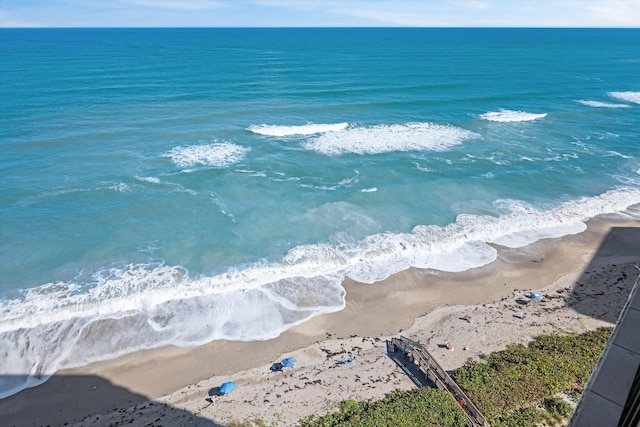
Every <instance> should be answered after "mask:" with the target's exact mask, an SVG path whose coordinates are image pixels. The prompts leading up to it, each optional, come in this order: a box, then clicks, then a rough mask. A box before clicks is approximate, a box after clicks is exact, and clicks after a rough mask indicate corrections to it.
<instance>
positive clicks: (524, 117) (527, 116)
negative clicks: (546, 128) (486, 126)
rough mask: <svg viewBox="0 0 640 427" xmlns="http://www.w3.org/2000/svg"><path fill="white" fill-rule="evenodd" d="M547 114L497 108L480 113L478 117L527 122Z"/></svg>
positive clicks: (495, 120) (490, 119)
mask: <svg viewBox="0 0 640 427" xmlns="http://www.w3.org/2000/svg"><path fill="white" fill-rule="evenodd" d="M546 116H547V113H541V114H538V113H528V112H526V111H513V110H503V109H501V110H499V111H490V112H488V113H484V114H480V118H482V119H485V120H489V121H492V122H528V121H532V120H537V119H542V118H544V117H546Z"/></svg>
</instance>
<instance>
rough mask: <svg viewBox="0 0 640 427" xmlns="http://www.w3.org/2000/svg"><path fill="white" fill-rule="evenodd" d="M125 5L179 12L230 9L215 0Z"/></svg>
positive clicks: (132, 0)
mask: <svg viewBox="0 0 640 427" xmlns="http://www.w3.org/2000/svg"><path fill="white" fill-rule="evenodd" d="M123 3H128V4H131V5H134V6H142V7H149V8H157V9H177V10H210V9H220V8H225V7H230V6H229V5H228V4H226V3H222V2H219V1H213V0H189V1H187V0H125V1H124V2H123Z"/></svg>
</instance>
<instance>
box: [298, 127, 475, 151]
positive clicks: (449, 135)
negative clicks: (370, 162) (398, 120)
mask: <svg viewBox="0 0 640 427" xmlns="http://www.w3.org/2000/svg"><path fill="white" fill-rule="evenodd" d="M476 137H479V135H478V134H476V133H474V132H471V131H469V130H466V129H462V128H458V127H455V126H450V125H441V124H435V123H406V124H391V125H386V124H385V125H374V126H350V127H347V128H345V129H343V130H340V131H336V132H331V133H325V134H322V135H319V136H317V137H314V138H312V139H311V140H309V141H307V142H305V143H304V147H305V148H306V149H308V150H313V151H317V152H319V153H322V154H325V155H329V156H336V155H340V154H343V153H354V154H379V153H387V152H392V151H445V150H447V149H449V148H451V147H454V146H456V145H460V144H462V142H464V141H465V140H468V139H471V138H476Z"/></svg>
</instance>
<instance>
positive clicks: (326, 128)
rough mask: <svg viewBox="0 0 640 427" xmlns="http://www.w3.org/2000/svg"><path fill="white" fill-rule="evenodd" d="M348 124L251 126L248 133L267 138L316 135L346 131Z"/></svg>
mask: <svg viewBox="0 0 640 427" xmlns="http://www.w3.org/2000/svg"><path fill="white" fill-rule="evenodd" d="M348 125H349V124H348V123H332V124H315V123H307V124H306V125H301V126H278V125H265V124H263V125H251V126H249V127H248V128H247V130H248V131H250V132H253V133H256V134H258V135H265V136H298V135H302V136H304V135H314V134H318V133H324V132H337V131H339V130H342V129H345V128H346V127H347V126H348Z"/></svg>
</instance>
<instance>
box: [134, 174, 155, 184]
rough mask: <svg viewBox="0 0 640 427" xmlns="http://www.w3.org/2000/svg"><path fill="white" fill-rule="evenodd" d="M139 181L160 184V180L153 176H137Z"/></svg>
mask: <svg viewBox="0 0 640 427" xmlns="http://www.w3.org/2000/svg"><path fill="white" fill-rule="evenodd" d="M136 179H137V180H138V181H143V182H149V183H151V184H160V179H159V178H156V177H153V176H137V177H136Z"/></svg>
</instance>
